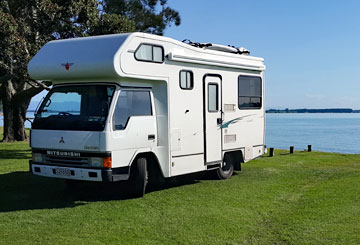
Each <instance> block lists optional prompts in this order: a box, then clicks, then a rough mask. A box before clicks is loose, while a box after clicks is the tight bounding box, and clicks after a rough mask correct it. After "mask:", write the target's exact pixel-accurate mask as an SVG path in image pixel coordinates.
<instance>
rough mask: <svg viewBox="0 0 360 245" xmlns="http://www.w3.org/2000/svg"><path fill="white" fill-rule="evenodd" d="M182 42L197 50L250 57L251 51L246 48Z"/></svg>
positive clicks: (185, 40)
mask: <svg viewBox="0 0 360 245" xmlns="http://www.w3.org/2000/svg"><path fill="white" fill-rule="evenodd" d="M182 42H183V43H186V44H188V45H191V46H193V47H196V48H203V49H209V50H215V51H221V52H226V53H232V54H240V55H250V51H249V50H247V49H246V48H244V47H235V46H232V45H228V46H226V45H221V44H214V43H199V42H193V41H191V40H189V39H184V40H183V41H182Z"/></svg>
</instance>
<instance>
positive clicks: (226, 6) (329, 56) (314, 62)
mask: <svg viewBox="0 0 360 245" xmlns="http://www.w3.org/2000/svg"><path fill="white" fill-rule="evenodd" d="M168 4H169V6H170V7H171V8H173V9H175V10H177V11H179V13H180V16H181V19H182V20H181V25H180V26H175V25H173V26H171V27H168V28H167V29H166V30H165V33H164V36H168V37H171V38H174V39H177V40H180V41H182V40H183V39H190V40H192V41H196V42H211V43H217V44H225V45H228V44H231V45H234V46H243V47H245V48H247V49H249V50H250V51H251V55H253V56H258V57H263V58H264V59H265V65H266V71H265V83H266V85H265V87H266V88H265V93H266V107H267V108H292V109H295V108H352V109H360V78H359V72H360V1H352V0H343V1H340V0H337V1H335V0H312V1H309V0H301V1H296V0H286V1H284V0H273V1H269V0H222V1H219V0H181V1H179V0H168Z"/></svg>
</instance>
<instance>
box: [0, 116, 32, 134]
mask: <svg viewBox="0 0 360 245" xmlns="http://www.w3.org/2000/svg"><path fill="white" fill-rule="evenodd" d="M26 117H27V118H29V119H30V120H26V122H25V128H31V121H32V120H33V118H34V112H27V113H26ZM0 126H1V127H2V126H4V117H3V115H2V112H0ZM0 140H1V139H0Z"/></svg>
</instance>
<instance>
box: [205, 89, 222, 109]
mask: <svg viewBox="0 0 360 245" xmlns="http://www.w3.org/2000/svg"><path fill="white" fill-rule="evenodd" d="M208 94H209V95H208V111H209V112H216V111H218V110H219V95H218V85H217V84H214V83H209V84H208Z"/></svg>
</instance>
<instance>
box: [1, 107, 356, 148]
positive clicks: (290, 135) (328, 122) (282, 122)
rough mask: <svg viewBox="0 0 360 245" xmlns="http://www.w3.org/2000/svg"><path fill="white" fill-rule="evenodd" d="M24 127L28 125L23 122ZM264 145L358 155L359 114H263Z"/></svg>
mask: <svg viewBox="0 0 360 245" xmlns="http://www.w3.org/2000/svg"><path fill="white" fill-rule="evenodd" d="M27 117H29V118H33V117H34V113H30V112H29V113H27ZM3 125H4V124H3V117H2V116H0V126H3ZM25 127H27V128H30V127H31V123H30V122H29V121H26V123H25ZM265 142H266V146H267V147H274V148H278V149H289V147H290V146H294V147H295V150H304V149H307V145H312V148H313V150H315V151H326V152H339V153H357V154H360V113H279V114H275V113H267V114H266V137H265Z"/></svg>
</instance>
